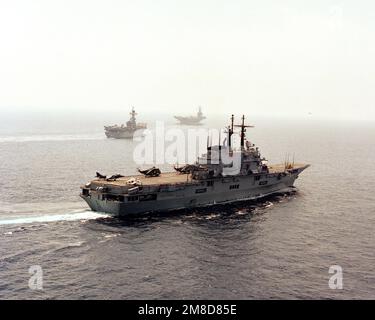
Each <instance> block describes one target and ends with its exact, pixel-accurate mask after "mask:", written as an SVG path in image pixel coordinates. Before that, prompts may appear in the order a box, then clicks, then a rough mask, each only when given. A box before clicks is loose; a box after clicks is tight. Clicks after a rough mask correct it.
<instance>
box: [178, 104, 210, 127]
mask: <svg viewBox="0 0 375 320" xmlns="http://www.w3.org/2000/svg"><path fill="white" fill-rule="evenodd" d="M174 117H175V118H176V119H177V120H178V121H179V122H180V124H184V125H200V124H201V122H202V121H203V120H204V119H206V117H205V116H204V115H203V112H202V108H201V107H199V110H198V112H197V115H196V116H189V117H182V116H174Z"/></svg>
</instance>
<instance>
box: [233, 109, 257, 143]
mask: <svg viewBox="0 0 375 320" xmlns="http://www.w3.org/2000/svg"><path fill="white" fill-rule="evenodd" d="M235 127H240V128H241V150H243V149H244V148H245V132H246V128H254V126H246V125H245V115H242V123H241V124H237V125H235Z"/></svg>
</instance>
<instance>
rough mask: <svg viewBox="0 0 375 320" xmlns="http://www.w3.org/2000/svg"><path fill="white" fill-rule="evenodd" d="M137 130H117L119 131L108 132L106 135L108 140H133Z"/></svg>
mask: <svg viewBox="0 0 375 320" xmlns="http://www.w3.org/2000/svg"><path fill="white" fill-rule="evenodd" d="M134 132H136V130H117V131H114V130H112V131H110V130H108V131H106V132H105V135H106V137H107V138H112V139H132V138H133V135H134Z"/></svg>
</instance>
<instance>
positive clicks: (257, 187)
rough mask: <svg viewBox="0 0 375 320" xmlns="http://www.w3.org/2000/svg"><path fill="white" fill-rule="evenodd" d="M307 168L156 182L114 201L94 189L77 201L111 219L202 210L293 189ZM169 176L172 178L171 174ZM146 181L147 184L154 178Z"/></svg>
mask: <svg viewBox="0 0 375 320" xmlns="http://www.w3.org/2000/svg"><path fill="white" fill-rule="evenodd" d="M307 167H308V165H296V166H294V167H293V168H292V169H290V170H287V171H280V170H275V171H274V172H272V173H267V174H262V175H251V176H235V177H233V176H229V177H221V178H217V179H212V180H207V181H194V180H193V181H186V182H182V183H181V181H179V182H180V183H177V184H174V185H168V186H166V187H164V186H163V185H158V182H157V181H156V184H155V185H154V187H153V188H151V189H148V190H147V192H143V194H142V193H141V194H139V193H138V194H134V195H121V188H119V189H118V196H117V197H114V196H113V194H114V189H115V188H114V187H112V188H111V186H106V188H108V189H109V190H108V191H109V192H110V193H111V197H109V198H108V197H107V196H106V194H105V193H103V192H102V191H101V190H100V191H96V189H95V188H94V189H91V190H90V191H85V192H82V194H81V197H82V198H83V199H84V200H85V201H86V202H87V204H88V205H89V206H90V208H91V209H92V210H93V211H99V212H106V213H110V214H112V215H114V216H128V215H138V214H142V213H152V212H166V211H173V210H178V209H184V208H195V207H205V206H212V205H219V204H225V203H231V202H238V201H245V200H254V199H259V198H262V197H265V196H269V195H272V194H275V193H280V192H285V191H288V190H290V189H291V187H293V185H294V182H295V180H296V179H297V178H298V175H299V174H300V173H301V172H302V171H303V170H305V169H306V168H307ZM168 175H169V174H164V177H162V179H167V180H168ZM170 175H171V176H173V177H175V176H176V174H172V173H170ZM148 179H149V180H150V181H151V180H152V179H158V178H148ZM173 179H175V178H173ZM178 179H180V180H183V179H186V176H184V175H180V178H178ZM178 179H177V180H178ZM98 185H101V184H98ZM94 186H95V184H94ZM117 187H118V186H117Z"/></svg>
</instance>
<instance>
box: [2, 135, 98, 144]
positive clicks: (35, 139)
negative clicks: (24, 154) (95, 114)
mask: <svg viewBox="0 0 375 320" xmlns="http://www.w3.org/2000/svg"><path fill="white" fill-rule="evenodd" d="M103 139H105V137H104V135H103V134H101V133H100V134H52V135H51V134H49V135H28V136H5V137H0V143H5V142H44V141H81V140H103Z"/></svg>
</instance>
